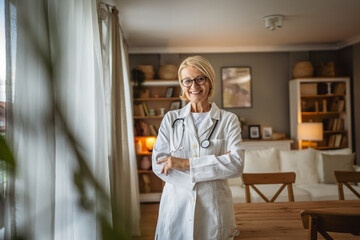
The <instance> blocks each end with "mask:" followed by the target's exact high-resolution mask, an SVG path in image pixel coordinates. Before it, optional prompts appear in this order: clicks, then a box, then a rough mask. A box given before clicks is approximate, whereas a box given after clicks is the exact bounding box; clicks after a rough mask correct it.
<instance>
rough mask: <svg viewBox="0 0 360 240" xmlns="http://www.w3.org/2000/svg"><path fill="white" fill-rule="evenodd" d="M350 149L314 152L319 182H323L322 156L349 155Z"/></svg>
mask: <svg viewBox="0 0 360 240" xmlns="http://www.w3.org/2000/svg"><path fill="white" fill-rule="evenodd" d="M351 153H352V151H351V148H343V149H337V150H316V164H317V171H318V176H319V182H321V183H323V182H324V171H323V160H322V154H351Z"/></svg>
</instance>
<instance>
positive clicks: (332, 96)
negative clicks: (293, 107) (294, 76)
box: [301, 94, 346, 99]
mask: <svg viewBox="0 0 360 240" xmlns="http://www.w3.org/2000/svg"><path fill="white" fill-rule="evenodd" d="M345 96H346V95H345V94H323V95H306V96H301V98H302V99H303V98H334V97H345Z"/></svg>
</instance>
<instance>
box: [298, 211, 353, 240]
mask: <svg viewBox="0 0 360 240" xmlns="http://www.w3.org/2000/svg"><path fill="white" fill-rule="evenodd" d="M301 219H302V223H303V226H304V228H305V229H309V237H308V239H309V240H316V239H317V232H319V233H320V234H321V235H322V236H323V237H324V238H325V239H326V240H331V239H333V238H332V237H331V236H330V235H329V234H328V233H327V232H338V233H352V234H359V233H360V215H355V214H351V213H328V212H321V211H313V210H303V211H301Z"/></svg>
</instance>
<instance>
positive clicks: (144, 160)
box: [140, 156, 151, 170]
mask: <svg viewBox="0 0 360 240" xmlns="http://www.w3.org/2000/svg"><path fill="white" fill-rule="evenodd" d="M140 168H141V169H143V170H148V169H150V168H151V161H150V159H149V158H148V157H147V156H144V157H143V158H142V159H141V162H140Z"/></svg>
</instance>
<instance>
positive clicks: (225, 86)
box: [221, 67, 251, 108]
mask: <svg viewBox="0 0 360 240" xmlns="http://www.w3.org/2000/svg"><path fill="white" fill-rule="evenodd" d="M221 88H222V91H221V93H222V105H223V107H224V108H251V69H250V67H222V68H221Z"/></svg>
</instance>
